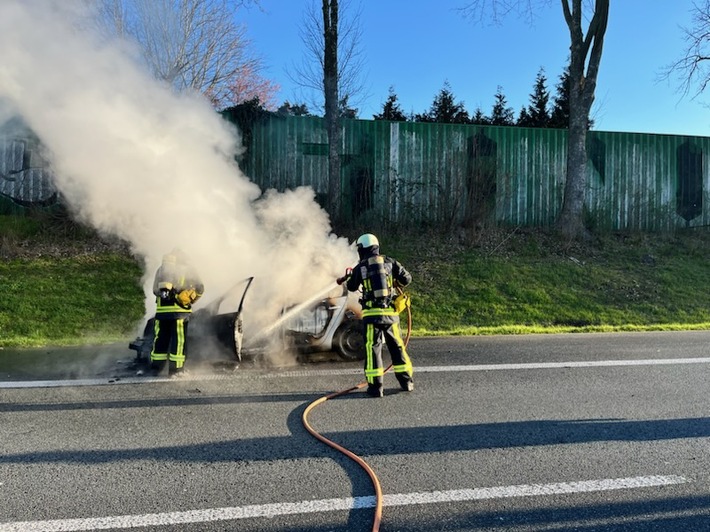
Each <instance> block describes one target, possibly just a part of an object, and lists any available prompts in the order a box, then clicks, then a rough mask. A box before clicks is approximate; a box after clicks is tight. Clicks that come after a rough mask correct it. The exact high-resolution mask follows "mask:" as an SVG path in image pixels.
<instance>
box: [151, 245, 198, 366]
mask: <svg viewBox="0 0 710 532" xmlns="http://www.w3.org/2000/svg"><path fill="white" fill-rule="evenodd" d="M204 289H205V288H204V285H203V284H202V281H201V280H200V278H199V277H198V276H197V274H196V273H195V271H194V269H193V268H192V267H191V266H190V264H189V262H188V260H187V256H186V255H185V254H184V253H183V252H182V251H180V250H179V249H174V250H173V251H171V252H170V253H168V254H167V255H165V256H164V257H163V262H162V264H161V265H160V267H159V268H158V271H157V272H156V273H155V280H154V281H153V293H154V294H155V296H156V305H157V306H156V310H155V339H154V341H153V349H152V351H151V353H150V362H151V369H152V370H153V372H154V373H155V374H157V373H160V372H161V371H162V370H163V368H164V367H165V364H166V362H167V363H168V374H169V375H171V376H179V375H181V374H182V373H183V371H184V367H185V358H186V356H187V325H188V321H189V318H190V314H191V313H192V305H193V304H194V303H195V302H196V301H197V300H198V299H199V298H200V297H202V294H203V293H204Z"/></svg>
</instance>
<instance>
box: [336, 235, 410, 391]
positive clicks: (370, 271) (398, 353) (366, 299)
mask: <svg viewBox="0 0 710 532" xmlns="http://www.w3.org/2000/svg"><path fill="white" fill-rule="evenodd" d="M356 244H357V252H358V255H359V258H360V261H359V262H358V264H357V266H355V267H354V268H353V269H352V273H350V275H349V276H346V277H341V278H339V279H338V284H342V283H345V286H346V287H347V289H348V290H349V291H350V292H355V291H356V290H359V289H360V287H362V297H361V299H360V304H361V305H362V322H363V334H364V337H365V378H366V379H367V384H368V386H367V394H368V395H370V396H372V397H382V396H383V394H384V393H383V389H382V379H383V377H384V373H385V370H384V365H383V363H382V346H383V343H384V344H387V349H388V351H389V353H390V356H391V358H392V368H393V370H394V374H395V376H396V377H397V381H398V382H399V385H400V387H401V388H402V390H405V391H408V392H411V391H412V390H414V381H413V380H412V373H413V369H412V362H411V361H410V359H409V355H408V354H407V349H406V347H405V345H404V341H403V340H402V333H401V330H400V326H399V314H398V313H397V311H396V310H395V308H394V300H395V292H394V288H395V286H401V287H404V286H407V285H408V284H409V283H411V282H412V276H411V274H410V273H409V272H408V271H407V270H406V269H405V268H404V266H402V265H401V264H400V263H399V262H398V261H397V260H395V259H393V258H391V257H387V256H385V255H381V254H380V243H379V241H378V240H377V237H376V236H375V235H373V234H370V233H367V234H364V235H362V236H361V237H360V238H358V239H357V241H356Z"/></svg>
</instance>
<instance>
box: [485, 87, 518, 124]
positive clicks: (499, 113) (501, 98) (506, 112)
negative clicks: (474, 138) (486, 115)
mask: <svg viewBox="0 0 710 532" xmlns="http://www.w3.org/2000/svg"><path fill="white" fill-rule="evenodd" d="M514 124H515V113H514V112H513V108H512V107H508V101H507V100H506V98H505V95H504V94H503V87H501V86H500V85H498V90H496V94H495V103H494V104H493V110H492V111H491V125H494V126H512V125H514Z"/></svg>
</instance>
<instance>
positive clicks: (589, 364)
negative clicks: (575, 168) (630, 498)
mask: <svg viewBox="0 0 710 532" xmlns="http://www.w3.org/2000/svg"><path fill="white" fill-rule="evenodd" d="M708 363H710V357H696V358H657V359H653V358H651V359H642V360H592V361H578V362H527V363H520V364H466V365H458V366H415V367H414V370H415V372H417V373H443V372H457V373H459V372H463V371H501V370H504V371H509V370H528V369H560V368H593V367H612V366H660V365H674V364H708ZM339 375H356V376H362V369H360V368H357V369H355V368H344V369H330V370H297V371H292V370H273V371H271V372H268V373H264V372H261V371H255V370H251V369H244V370H237V371H236V372H234V373H227V374H216V375H215V374H209V375H193V376H190V377H185V378H183V379H180V382H188V381H206V380H239V379H245V380H255V379H278V378H285V377H322V376H339ZM154 382H173V381H172V380H171V379H169V378H167V377H120V378H119V377H111V378H103V379H74V380H35V381H4V382H0V389H10V388H58V387H64V386H103V385H116V384H145V383H154Z"/></svg>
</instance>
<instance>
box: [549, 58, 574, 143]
mask: <svg viewBox="0 0 710 532" xmlns="http://www.w3.org/2000/svg"><path fill="white" fill-rule="evenodd" d="M569 79H570V78H569V65H568V66H567V67H565V70H564V72H562V74H560V79H559V82H558V83H557V86H556V89H557V92H556V93H555V98H554V101H553V103H552V113H550V127H556V128H561V129H567V128H568V127H569Z"/></svg>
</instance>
